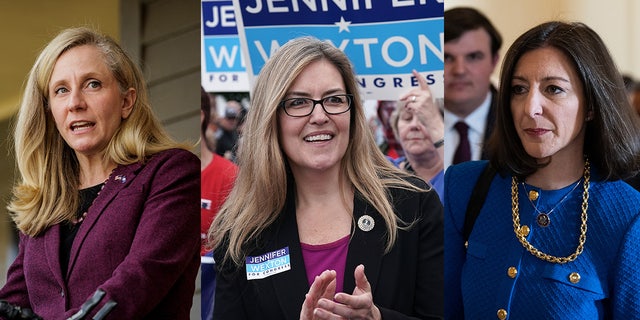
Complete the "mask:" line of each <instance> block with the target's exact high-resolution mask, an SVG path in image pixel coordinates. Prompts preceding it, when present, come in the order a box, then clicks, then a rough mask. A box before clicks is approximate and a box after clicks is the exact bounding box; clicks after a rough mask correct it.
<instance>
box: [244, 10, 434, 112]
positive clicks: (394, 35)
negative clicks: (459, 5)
mask: <svg viewBox="0 0 640 320" xmlns="http://www.w3.org/2000/svg"><path fill="white" fill-rule="evenodd" d="M233 5H234V8H235V12H236V22H237V25H238V34H239V36H240V43H241V47H242V48H243V50H244V51H243V52H244V54H245V62H246V63H247V65H246V68H247V71H248V73H249V75H250V76H251V77H252V78H253V77H255V76H257V75H258V74H259V73H260V70H261V69H262V66H264V64H265V62H266V61H267V60H268V59H269V57H270V56H271V55H272V54H273V53H274V52H275V51H276V50H278V48H279V47H280V46H282V45H284V44H285V43H286V42H287V41H289V40H291V39H293V38H297V37H301V36H313V37H316V38H318V39H321V40H323V41H328V42H330V43H332V44H333V45H334V46H336V47H337V48H339V49H340V50H342V51H343V52H344V53H345V54H346V55H347V56H348V57H349V59H350V60H351V62H352V63H353V65H354V68H355V72H356V75H357V78H358V82H359V86H360V89H361V93H362V94H363V95H364V98H365V99H377V100H395V99H397V98H398V96H399V95H400V94H401V93H403V92H406V91H408V90H410V89H411V88H412V87H416V86H418V82H417V81H416V79H415V78H414V77H413V75H412V74H411V71H412V70H413V69H415V70H417V71H418V72H419V73H420V75H421V76H424V77H425V78H426V80H427V83H428V84H429V85H430V88H431V91H432V93H433V95H434V96H435V97H436V98H438V97H442V96H443V95H444V85H443V68H444V52H443V47H444V31H443V30H444V20H443V15H444V4H443V0H376V1H375V2H374V1H373V0H233Z"/></svg>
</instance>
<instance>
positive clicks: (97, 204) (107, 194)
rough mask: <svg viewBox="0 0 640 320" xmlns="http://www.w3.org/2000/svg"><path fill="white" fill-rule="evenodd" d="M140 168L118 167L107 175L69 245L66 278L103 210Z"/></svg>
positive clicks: (139, 165) (139, 166) (138, 166)
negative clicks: (69, 253)
mask: <svg viewBox="0 0 640 320" xmlns="http://www.w3.org/2000/svg"><path fill="white" fill-rule="evenodd" d="M142 167H143V165H142V164H139V163H136V164H132V165H128V166H118V167H117V168H116V169H114V170H113V172H112V173H111V175H109V178H108V179H107V181H105V184H104V187H103V188H102V190H100V193H99V194H98V197H96V199H95V200H94V202H93V204H92V205H91V206H90V207H89V210H88V212H87V216H86V218H85V219H84V221H83V222H82V225H81V226H80V229H78V234H77V235H76V237H75V239H74V240H73V244H72V245H71V255H70V257H69V267H68V269H67V275H66V276H67V277H68V276H69V275H70V274H71V270H73V267H74V265H75V263H76V259H77V257H78V252H79V250H80V248H82V244H83V242H84V240H85V238H86V237H87V234H88V233H89V232H90V231H91V229H92V228H93V227H94V226H95V224H96V222H97V221H98V219H99V218H100V215H101V214H102V212H103V211H104V209H105V208H106V207H107V205H108V204H109V203H111V201H113V199H114V198H115V197H116V195H117V194H118V193H119V192H120V191H121V190H122V189H124V188H126V187H127V186H128V185H129V184H131V182H132V181H133V179H134V178H135V176H136V174H137V173H138V171H139V170H140V169H142Z"/></svg>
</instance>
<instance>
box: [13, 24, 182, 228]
mask: <svg viewBox="0 0 640 320" xmlns="http://www.w3.org/2000/svg"><path fill="white" fill-rule="evenodd" d="M84 45H88V46H94V47H96V48H97V49H98V50H99V51H100V52H101V53H102V58H103V59H104V62H105V64H106V65H107V67H108V68H109V69H110V70H111V71H112V72H113V75H114V77H115V79H116V81H117V82H118V83H119V85H120V90H121V92H122V94H124V93H125V92H126V91H127V90H128V89H129V88H133V89H135V91H136V97H137V98H136V101H135V102H134V105H133V107H132V111H131V114H130V115H129V117H128V118H127V119H123V120H122V123H121V125H120V128H119V129H118V130H117V131H116V132H115V134H114V136H113V138H112V139H111V141H110V142H109V144H108V146H107V149H106V152H105V154H104V161H105V162H110V163H115V164H118V165H126V164H132V163H136V162H144V161H145V159H146V158H147V157H149V156H151V155H153V154H155V153H158V152H160V151H163V150H166V149H170V148H176V147H178V148H183V149H189V148H190V147H189V146H187V145H182V144H178V143H176V142H175V141H174V140H173V139H172V138H171V137H170V136H169V135H168V134H167V133H166V132H165V131H164V129H163V128H162V126H161V124H160V122H159V121H158V120H157V119H156V117H155V116H154V115H153V112H152V110H151V106H150V104H149V98H148V94H147V88H146V82H145V80H144V78H143V75H142V71H141V70H140V68H139V67H138V66H137V65H136V64H135V63H134V62H133V60H132V59H131V58H130V57H129V56H128V55H127V53H126V52H125V51H124V50H123V49H122V48H121V47H120V46H119V45H118V44H117V42H115V41H114V40H113V39H111V38H110V37H108V36H105V35H103V34H100V33H98V32H96V31H94V30H91V29H89V28H84V27H80V28H70V29H65V30H63V31H61V32H60V33H59V34H58V35H57V36H56V37H54V38H53V39H52V40H51V42H49V44H47V46H46V47H45V48H44V49H43V50H42V52H41V53H40V55H39V56H38V58H37V59H36V62H35V64H34V65H33V67H32V68H31V71H30V72H29V75H28V78H27V81H26V85H25V89H24V94H23V97H22V101H21V104H20V109H19V110H18V116H17V121H16V122H15V123H14V143H15V152H16V163H17V166H18V170H19V173H20V178H19V181H18V182H17V183H16V184H15V186H14V187H13V195H12V199H11V201H10V203H9V205H8V206H7V209H8V210H9V212H10V213H11V216H12V218H13V220H14V221H15V223H16V224H17V226H18V229H19V230H20V231H22V232H23V233H25V234H27V235H30V236H36V235H39V234H40V233H42V232H43V231H44V230H46V229H47V228H48V227H50V226H52V225H54V224H57V223H60V222H63V221H71V220H72V219H73V217H74V215H75V212H76V210H77V207H78V203H79V199H78V188H79V184H80V182H79V164H78V160H77V158H76V155H75V153H74V151H73V150H72V149H71V148H70V147H69V146H68V145H67V144H66V142H65V141H64V140H63V138H62V136H61V135H60V133H59V132H58V130H57V129H56V126H55V122H54V119H53V116H52V114H51V110H50V109H49V108H48V105H47V100H48V98H49V96H48V87H49V81H50V79H51V74H52V72H53V68H54V66H55V63H56V61H57V60H58V57H60V55H62V54H63V53H64V52H66V51H68V50H70V49H71V48H75V47H79V46H84Z"/></svg>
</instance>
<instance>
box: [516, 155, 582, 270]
mask: <svg viewBox="0 0 640 320" xmlns="http://www.w3.org/2000/svg"><path fill="white" fill-rule="evenodd" d="M590 176H591V173H590V166H589V159H586V160H585V162H584V183H583V186H584V190H583V191H582V214H581V215H580V219H581V220H582V224H581V225H580V237H579V238H578V247H577V248H576V251H575V252H574V253H572V254H570V255H569V256H567V257H556V256H552V255H550V254H546V253H544V252H542V251H540V250H538V249H537V248H536V247H534V246H533V245H532V244H531V243H529V241H527V238H526V237H527V235H528V234H529V232H527V231H524V230H523V228H524V227H526V226H524V227H522V226H520V208H519V206H518V182H517V180H516V178H515V177H511V211H512V217H513V232H515V234H516V238H518V240H519V241H520V243H521V244H522V246H523V247H524V248H525V249H527V251H529V252H530V253H531V254H532V255H534V256H536V257H538V258H539V259H542V260H545V261H548V262H551V263H567V262H571V261H573V260H575V259H576V258H577V257H578V256H579V255H580V254H581V253H582V250H583V249H584V243H585V241H587V208H588V207H589V178H590Z"/></svg>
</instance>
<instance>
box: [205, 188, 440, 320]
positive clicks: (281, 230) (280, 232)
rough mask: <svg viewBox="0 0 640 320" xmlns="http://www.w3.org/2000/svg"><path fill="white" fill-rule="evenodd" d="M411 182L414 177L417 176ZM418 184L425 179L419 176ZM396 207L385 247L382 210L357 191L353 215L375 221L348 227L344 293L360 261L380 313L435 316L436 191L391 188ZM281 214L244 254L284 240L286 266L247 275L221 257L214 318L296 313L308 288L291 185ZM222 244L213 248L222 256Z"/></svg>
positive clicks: (242, 268)
mask: <svg viewBox="0 0 640 320" xmlns="http://www.w3.org/2000/svg"><path fill="white" fill-rule="evenodd" d="M414 182H416V183H418V180H417V179H415V180H414ZM419 183H420V185H421V186H422V187H426V184H425V183H424V182H422V181H421V180H420V182H419ZM390 191H391V197H392V199H393V204H394V208H395V211H396V214H397V215H398V216H399V217H400V218H401V219H402V220H403V221H405V222H412V221H415V224H414V225H413V226H412V227H411V228H410V229H409V230H406V231H403V230H400V231H399V232H398V238H397V240H396V243H395V245H394V247H393V249H392V250H391V251H390V252H389V253H387V254H384V246H385V233H386V229H385V227H384V221H383V220H382V216H381V215H380V214H379V213H378V212H376V211H375V210H373V209H372V207H371V206H370V205H368V204H367V203H366V202H365V201H364V200H363V199H362V198H361V196H360V195H359V194H357V193H356V196H355V199H354V210H353V215H354V220H355V221H358V219H359V218H360V217H361V216H363V215H365V214H367V215H369V216H371V217H373V219H374V220H375V226H374V228H373V229H372V230H371V231H368V232H365V231H363V230H361V229H360V228H358V227H355V226H354V227H353V228H352V230H353V231H352V238H351V240H350V243H349V249H348V253H347V261H346V269H345V270H346V271H345V277H344V292H347V293H352V292H353V289H354V287H355V279H354V275H353V271H354V270H355V267H356V266H357V265H358V264H363V265H364V266H365V274H366V276H367V279H368V280H369V282H370V284H371V287H372V293H373V302H374V303H375V304H376V305H377V306H378V308H380V311H381V313H382V316H383V318H384V319H416V318H419V319H440V318H442V317H443V308H444V307H443V304H444V302H443V290H444V288H443V212H442V205H441V204H440V201H439V199H438V196H437V194H436V193H435V192H432V191H429V192H413V191H407V190H401V189H391V190H390ZM288 195H289V196H288V201H287V204H286V206H285V208H284V210H283V211H282V213H281V215H280V217H279V218H278V220H277V221H276V222H275V223H274V224H273V225H271V226H270V227H269V228H267V229H266V230H265V231H264V232H262V234H261V236H260V240H259V241H258V245H257V246H256V248H255V249H253V250H251V252H249V253H248V255H249V256H258V255H261V254H264V253H267V252H272V251H275V250H278V249H282V248H284V247H289V255H290V261H291V269H290V270H288V271H285V272H282V273H278V274H275V275H271V276H269V277H266V278H264V279H260V280H247V272H246V270H245V265H244V264H243V265H242V266H240V267H237V266H235V265H232V264H231V263H229V264H224V265H222V266H221V265H220V264H218V265H217V266H216V268H217V270H218V278H217V286H216V294H215V299H216V301H215V307H214V317H213V318H214V319H298V318H299V316H300V309H301V307H302V303H303V301H304V297H305V294H306V293H307V292H308V291H309V287H310V285H309V282H308V280H307V276H306V270H305V266H304V261H303V258H302V251H301V248H300V240H299V236H298V227H297V223H296V217H295V203H294V201H293V198H294V197H293V196H291V195H292V192H289V193H288ZM223 252H224V248H222V250H217V251H216V252H215V257H216V261H217V262H219V263H220V262H222V257H223Z"/></svg>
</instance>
